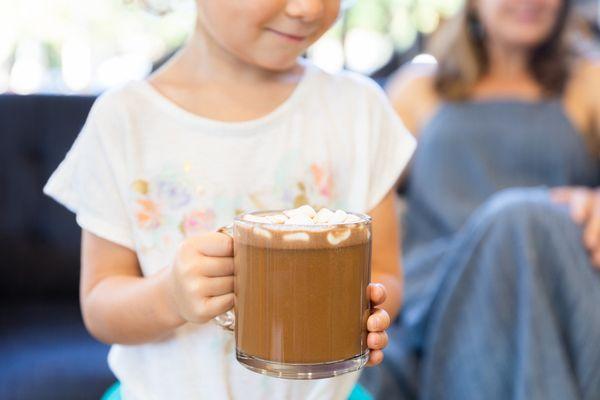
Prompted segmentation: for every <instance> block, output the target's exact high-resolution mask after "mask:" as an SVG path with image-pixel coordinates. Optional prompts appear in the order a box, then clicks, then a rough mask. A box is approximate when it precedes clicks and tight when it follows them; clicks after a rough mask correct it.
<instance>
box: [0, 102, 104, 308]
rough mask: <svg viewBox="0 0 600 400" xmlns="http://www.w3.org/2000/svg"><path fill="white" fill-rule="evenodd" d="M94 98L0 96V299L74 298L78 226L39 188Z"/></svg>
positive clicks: (62, 156)
mask: <svg viewBox="0 0 600 400" xmlns="http://www.w3.org/2000/svg"><path fill="white" fill-rule="evenodd" d="M93 102H94V98H93V97H79V96H42V95H35V96H15V95H1V96H0V187H1V188H2V190H0V254H2V262H1V263H0V273H1V274H2V280H0V302H2V301H6V300H11V299H12V300H14V299H29V300H31V299H33V298H36V299H41V300H44V299H58V298H68V299H76V297H77V286H78V284H77V282H78V279H79V278H78V277H79V272H78V271H79V243H80V242H79V240H80V239H79V238H80V230H79V228H78V227H77V225H76V223H75V220H74V217H73V215H72V214H70V213H69V212H68V211H67V210H65V209H64V208H63V207H62V206H60V205H58V204H56V203H55V202H54V201H53V200H51V199H49V198H47V197H46V196H44V195H43V194H42V187H43V185H44V184H45V182H46V181H47V179H48V177H49V176H50V174H51V173H52V171H54V169H55V168H56V167H57V166H58V164H59V163H60V161H61V160H62V159H63V158H64V156H65V154H66V152H67V150H68V149H69V148H70V146H71V144H72V143H73V141H74V140H75V138H76V136H77V134H78V132H79V130H80V129H81V127H82V126H83V124H84V122H85V119H86V118H87V114H88V112H89V110H90V108H91V106H92V104H93Z"/></svg>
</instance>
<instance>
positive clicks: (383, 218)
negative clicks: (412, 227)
mask: <svg viewBox="0 0 600 400" xmlns="http://www.w3.org/2000/svg"><path fill="white" fill-rule="evenodd" d="M369 215H370V216H371V218H372V219H373V222H372V230H373V244H372V246H373V251H372V264H371V265H372V270H371V282H373V283H381V284H383V285H384V286H385V288H386V292H387V293H386V294H387V296H386V300H385V301H384V302H383V304H381V305H379V307H380V308H383V309H384V310H385V311H387V313H388V314H389V316H390V318H391V319H392V320H393V319H394V318H396V316H397V315H398V313H399V311H400V307H401V305H402V288H403V285H402V284H403V278H402V266H401V260H400V255H401V250H400V239H399V234H398V220H397V219H398V215H397V213H396V193H395V189H392V190H390V191H389V192H388V194H387V195H386V196H385V198H384V199H383V200H382V201H381V203H379V204H378V205H377V206H376V207H375V208H374V209H373V210H371V212H370V213H369Z"/></svg>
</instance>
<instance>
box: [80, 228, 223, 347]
mask: <svg viewBox="0 0 600 400" xmlns="http://www.w3.org/2000/svg"><path fill="white" fill-rule="evenodd" d="M230 242H231V240H230V238H229V237H227V236H226V235H223V234H219V233H213V234H208V235H205V236H201V237H198V238H193V239H190V240H187V241H185V242H184V243H183V244H182V245H181V246H180V248H179V251H178V254H177V257H176V260H175V262H174V265H173V266H170V267H168V268H164V269H163V270H161V271H160V272H158V273H156V274H154V275H151V276H148V277H143V276H142V274H141V271H140V267H139V263H138V260H137V256H136V254H135V253H134V252H133V251H131V250H129V249H127V248H125V247H122V246H119V245H117V244H115V243H113V242H110V241H107V240H104V239H102V238H100V237H98V236H96V235H94V234H92V233H90V232H87V231H85V230H84V231H83V235H82V244H81V287H80V297H81V308H82V313H83V320H84V322H85V325H86V327H87V329H88V330H89V332H90V333H91V334H92V335H93V336H94V337H96V338H97V339H98V340H100V341H102V342H105V343H122V344H137V343H144V342H149V341H153V340H159V339H161V338H163V337H165V336H166V335H168V334H169V333H171V332H172V331H173V329H175V328H176V327H178V326H180V325H182V324H183V323H185V322H186V321H190V322H196V323H204V322H206V321H208V320H210V319H212V318H213V317H214V316H216V315H219V314H220V313H222V312H224V311H226V310H228V309H229V308H231V306H232V305H233V293H232V292H233V277H232V276H231V275H232V273H233V258H232V257H231V254H232V245H231V243H230Z"/></svg>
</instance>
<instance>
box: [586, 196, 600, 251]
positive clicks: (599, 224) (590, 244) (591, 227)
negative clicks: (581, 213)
mask: <svg viewBox="0 0 600 400" xmlns="http://www.w3.org/2000/svg"><path fill="white" fill-rule="evenodd" d="M583 240H584V243H585V245H586V247H587V248H588V249H590V250H595V249H597V248H598V247H600V195H598V194H596V195H595V196H594V199H593V201H592V210H591V212H590V217H589V219H588V223H587V225H586V227H585V230H584V232H583Z"/></svg>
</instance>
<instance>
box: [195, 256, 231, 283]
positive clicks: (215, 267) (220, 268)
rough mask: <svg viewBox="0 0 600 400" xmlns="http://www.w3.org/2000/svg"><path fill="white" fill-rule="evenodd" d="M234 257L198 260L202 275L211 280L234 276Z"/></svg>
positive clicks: (201, 258) (202, 258) (201, 257)
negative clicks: (218, 277)
mask: <svg viewBox="0 0 600 400" xmlns="http://www.w3.org/2000/svg"><path fill="white" fill-rule="evenodd" d="M233 265H234V263H233V257H203V256H200V258H199V260H198V266H199V270H200V272H201V273H202V275H204V276H206V277H210V278H214V277H217V276H231V275H233V269H234V267H233Z"/></svg>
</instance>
